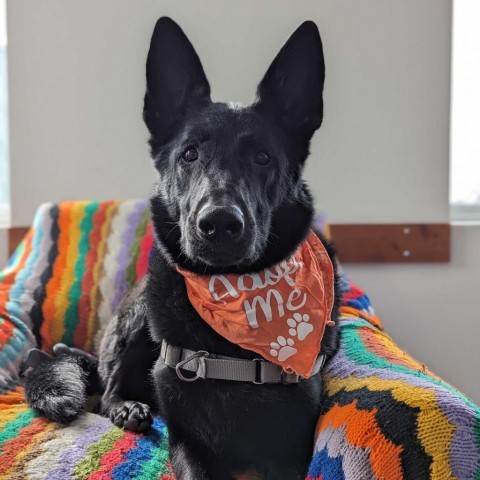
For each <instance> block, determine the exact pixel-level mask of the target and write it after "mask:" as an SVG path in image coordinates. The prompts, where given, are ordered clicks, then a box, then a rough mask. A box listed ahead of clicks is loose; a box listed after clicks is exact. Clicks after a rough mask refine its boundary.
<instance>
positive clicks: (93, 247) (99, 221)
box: [73, 201, 114, 348]
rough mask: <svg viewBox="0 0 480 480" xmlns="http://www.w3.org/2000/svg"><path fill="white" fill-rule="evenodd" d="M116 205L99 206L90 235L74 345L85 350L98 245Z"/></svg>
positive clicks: (107, 203) (102, 204)
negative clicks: (103, 228)
mask: <svg viewBox="0 0 480 480" xmlns="http://www.w3.org/2000/svg"><path fill="white" fill-rule="evenodd" d="M112 203H114V202H113V201H110V202H103V203H101V204H100V205H99V209H98V210H97V211H96V212H95V214H94V215H93V219H92V221H93V228H92V231H91V233H90V238H89V241H90V247H89V251H88V254H87V258H86V259H85V263H86V274H85V276H84V277H83V281H82V296H81V297H80V300H79V303H78V317H79V319H80V320H81V321H80V322H79V323H78V325H77V328H76V330H75V335H74V338H73V343H74V345H75V346H76V347H78V348H85V344H86V342H87V334H88V321H89V319H90V313H91V311H92V302H91V298H90V293H91V291H92V288H93V286H94V278H93V273H94V266H95V264H96V263H97V261H98V245H99V244H100V242H101V240H102V227H103V224H104V223H105V218H106V215H107V210H108V207H109V206H110V205H111V204H112Z"/></svg>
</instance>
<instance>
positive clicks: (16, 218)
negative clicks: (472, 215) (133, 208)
mask: <svg viewBox="0 0 480 480" xmlns="http://www.w3.org/2000/svg"><path fill="white" fill-rule="evenodd" d="M161 15H170V16H172V17H173V18H174V19H175V20H176V21H178V22H179V23H180V24H181V25H182V26H183V27H184V29H185V31H186V32H187V34H188V36H189V37H190V39H191V40H192V42H193V44H194V45H195V47H196V48H197V51H198V53H199V55H200V57H201V59H202V61H203V63H204V66H205V70H206V72H207V75H208V77H209V79H210V82H211V85H212V90H213V93H214V98H215V99H219V100H235V101H242V102H249V101H251V100H252V99H253V96H254V92H255V88H256V84H257V82H258V81H259V80H260V78H261V77H262V75H263V73H264V72H265V69H266V68H267V66H268V64H269V62H270V61H271V60H272V59H273V57H274V55H275V54H276V53H277V51H278V49H279V48H280V45H281V43H282V42H283V41H284V40H285V38H286V37H287V36H288V34H289V33H290V32H291V31H292V30H293V29H294V28H295V27H296V26H297V25H298V24H299V23H300V22H301V21H302V20H305V19H313V20H315V21H316V22H317V23H318V25H319V28H320V31H321V34H322V38H323V42H324V48H325V57H326V67H327V79H326V87H325V121H324V125H323V127H322V129H321V131H320V132H319V133H318V134H317V135H316V137H315V140H314V143H313V146H312V158H311V159H310V164H309V167H308V177H309V180H310V184H311V185H312V187H313V192H314V194H315V197H316V199H317V205H318V206H321V207H323V208H324V209H325V210H326V211H327V212H328V213H329V215H330V220H331V221H332V222H387V223H391V222H404V221H408V222H421V221H427V222H437V221H438V222H445V221H448V138H449V101H450V100H449V89H450V37H451V1H450V0H441V1H439V0H362V1H358V0H348V1H347V0H345V1H343V2H338V1H336V0H299V1H296V2H292V1H291V0H262V1H261V2H258V1H256V0H243V1H242V2H239V1H236V0H182V1H181V2H179V1H178V0H143V1H142V2H138V1H132V0H102V1H100V2H99V1H98V0H82V1H80V0H76V1H70V2H65V1H64V0H42V2H38V0H9V1H8V33H9V43H10V45H9V52H10V53H9V61H10V64H9V71H10V78H9V80H10V105H11V112H10V129H11V158H12V165H11V176H12V189H11V190H12V217H13V222H14V224H15V225H25V224H29V223H30V221H31V218H32V215H33V212H34V210H35V208H36V206H37V205H38V204H39V203H40V202H42V201H45V200H61V199H67V198H68V199H76V198H100V199H104V198H112V197H143V196H146V195H147V194H148V193H149V191H150V188H151V184H152V183H153V179H154V176H155V175H154V172H153V169H152V168H151V165H150V162H149V160H148V155H147V147H146V139H147V134H146V130H145V128H144V127H143V125H142V122H141V108H142V97H143V91H144V63H145V58H146V53H147V49H148V42H149V38H150V35H151V31H152V28H153V25H154V23H155V21H156V19H157V18H158V17H159V16H161ZM479 240H480V229H475V228H471V229H467V228H460V227H459V228H455V229H454V235H453V261H452V263H451V264H448V265H431V266H427V265H417V266H411V265H401V266H396V265H363V266H355V267H354V266H348V270H349V272H350V273H351V276H352V278H353V279H354V280H355V281H357V282H358V283H360V284H361V285H362V286H363V287H364V288H365V289H366V290H367V291H368V292H369V293H370V295H371V297H372V299H373V301H374V304H375V305H376V306H377V310H378V311H379V313H380V314H381V315H382V317H383V318H384V322H385V324H386V326H387V329H388V330H389V331H391V332H392V333H393V336H394V337H395V338H396V339H397V340H399V342H400V343H401V345H402V346H404V347H406V348H407V349H409V350H411V351H412V353H414V354H415V355H416V356H417V357H419V358H420V359H421V360H423V361H425V362H426V363H428V364H429V365H430V366H431V367H432V368H433V369H434V370H436V371H437V372H439V373H440V374H442V375H444V376H445V377H446V379H447V380H449V381H450V382H452V383H454V384H456V385H458V386H459V387H460V388H462V389H463V390H465V391H466V392H467V393H469V394H470V395H472V397H473V398H475V399H476V400H477V402H480V385H479V384H478V382H474V381H473V378H475V377H476V369H477V370H478V367H479V366H480V358H479V357H480V354H479V350H478V349H477V348H475V344H476V343H477V342H476V339H477V338H478V336H479V333H480V331H479V326H478V325H479V322H478V320H477V319H478V314H475V305H474V304H473V303H474V301H475V298H476V295H477V291H476V290H477V286H476V285H478V284H479V282H478V276H479V272H480V255H479V254H478V251H477V248H476V245H477V244H478V242H479ZM475 282H476V283H475ZM460 323H461V325H462V327H461V328H460V327H459V324H460ZM456 345H458V347H456Z"/></svg>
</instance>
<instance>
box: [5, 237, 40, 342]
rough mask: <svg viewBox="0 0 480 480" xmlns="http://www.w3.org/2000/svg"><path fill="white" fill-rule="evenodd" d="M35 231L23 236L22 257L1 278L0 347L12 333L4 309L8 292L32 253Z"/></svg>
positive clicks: (6, 312) (11, 327) (8, 296)
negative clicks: (2, 319) (1, 322)
mask: <svg viewBox="0 0 480 480" xmlns="http://www.w3.org/2000/svg"><path fill="white" fill-rule="evenodd" d="M34 233H35V231H34V229H33V228H31V229H30V230H29V231H28V233H27V234H26V236H25V240H24V242H25V248H24V250H23V252H22V256H21V257H20V259H19V261H18V263H17V264H16V265H15V268H13V269H12V270H11V271H10V272H9V271H8V270H7V271H6V274H5V276H4V277H3V279H2V281H1V282H0V317H3V318H4V319H5V322H4V323H3V324H2V325H0V346H2V345H6V344H7V343H8V341H9V340H10V337H11V336H12V332H13V328H14V327H13V324H12V323H11V322H8V321H6V320H8V318H9V314H8V311H7V309H6V305H7V303H8V300H9V298H10V290H11V288H12V287H13V285H15V280H16V278H17V275H18V274H19V273H20V272H21V271H22V270H23V268H24V267H25V263H26V262H27V259H28V257H29V255H30V253H31V251H32V239H33V235H34Z"/></svg>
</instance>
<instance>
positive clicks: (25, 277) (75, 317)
mask: <svg viewBox="0 0 480 480" xmlns="http://www.w3.org/2000/svg"><path fill="white" fill-rule="evenodd" d="M148 220H149V213H148V204H147V202H145V201H124V202H118V201H112V202H103V203H98V202H73V203H63V204H60V205H52V204H48V205H43V206H42V207H40V209H39V211H38V212H37V215H36V217H35V221H34V225H33V226H32V228H31V230H30V231H29V233H28V234H27V236H26V238H25V240H24V241H23V243H22V245H21V246H20V247H19V248H18V250H17V251H16V252H15V254H14V256H13V257H12V259H11V260H10V263H9V265H8V267H7V268H6V269H5V270H4V271H3V272H2V273H0V480H1V479H7V478H8V479H18V480H24V479H49V480H50V479H51V480H55V479H70V478H73V479H79V480H80V479H87V478H88V479H162V480H167V479H171V480H172V479H173V475H172V473H171V469H170V466H169V463H168V450H167V443H168V442H167V432H166V429H165V426H164V425H163V423H162V422H161V420H160V419H156V420H155V423H154V428H153V429H152V431H151V432H150V433H149V434H147V435H138V434H133V433H130V432H124V431H123V430H121V429H118V428H117V427H114V426H113V425H112V424H110V422H109V421H108V420H107V419H104V418H102V417H99V416H97V415H94V414H84V415H82V416H81V418H79V419H78V420H77V421H75V422H74V423H72V424H71V425H69V426H63V425H59V424H54V423H51V422H48V421H46V420H44V419H42V418H37V417H36V416H35V415H34V414H33V412H32V411H31V410H30V409H29V408H28V407H27V405H26V404H25V402H24V399H23V390H22V386H21V380H20V378H19V375H18V372H19V366H20V363H21V359H22V356H23V354H24V352H25V351H26V350H27V349H28V348H30V347H32V346H33V345H35V344H37V345H39V346H41V347H42V348H43V349H44V350H46V351H50V350H51V348H52V346H53V345H54V344H55V343H57V342H60V341H61V342H64V343H67V344H69V345H75V346H77V347H79V348H82V349H85V350H88V351H93V350H94V346H95V344H96V343H97V340H96V336H98V332H99V331H100V329H102V328H103V327H104V326H105V324H106V322H107V321H108V320H109V319H110V318H111V315H112V312H113V311H114V310H115V309H116V307H117V306H118V304H119V302H120V300H121V298H122V296H123V295H124V294H125V292H126V291H127V290H128V289H129V288H130V287H131V286H132V285H133V284H134V283H135V282H137V281H138V280H139V279H140V278H141V277H142V276H143V275H144V274H145V273H146V270H147V266H148V256H149V252H150V250H151V248H152V244H153V240H152V230H151V226H150V224H149V221H148ZM342 288H343V292H344V294H343V301H342V308H341V320H340V331H341V345H340V349H339V351H338V353H337V354H336V355H335V357H334V358H333V359H331V360H330V362H329V363H328V364H327V366H326V368H325V371H324V377H325V383H326V395H325V398H323V399H319V401H322V404H323V405H325V409H324V413H323V415H322V416H321V418H320V419H319V422H318V426H317V436H316V443H315V452H314V455H313V459H312V463H311V466H310V470H309V477H308V478H309V479H310V480H320V479H321V480H340V479H347V480H368V479H387V480H396V479H415V480H423V479H432V480H433V479H435V480H447V479H462V480H463V479H465V480H466V479H477V480H480V410H479V409H478V407H476V406H475V405H474V404H473V403H472V402H471V401H469V400H468V399H467V398H465V397H464V396H463V395H462V394H461V393H459V392H458V391H457V390H455V389H454V388H453V387H451V386H450V385H448V384H447V383H445V382H443V381H442V380H441V379H439V378H438V377H436V376H435V375H434V374H432V373H431V372H430V371H429V370H427V369H426V368H425V366H424V365H421V364H419V363H418V362H416V361H415V360H414V359H413V358H411V357H410V356H409V355H407V354H406V353H405V352H403V351H402V350H401V349H400V348H399V347H397V346H396V345H395V344H394V343H393V341H392V340H391V339H390V337H388V335H386V334H385V333H384V332H383V331H382V327H381V324H380V321H379V320H378V318H377V317H376V316H375V314H374V312H373V310H372V308H371V306H370V302H369V300H368V298H367V297H366V296H365V294H364V293H363V292H362V291H361V290H360V289H358V288H356V287H354V286H352V285H351V284H350V283H349V282H348V281H347V279H346V278H345V276H342ZM287 388H291V387H287ZM293 388H294V387H293ZM279 480H281V479H279Z"/></svg>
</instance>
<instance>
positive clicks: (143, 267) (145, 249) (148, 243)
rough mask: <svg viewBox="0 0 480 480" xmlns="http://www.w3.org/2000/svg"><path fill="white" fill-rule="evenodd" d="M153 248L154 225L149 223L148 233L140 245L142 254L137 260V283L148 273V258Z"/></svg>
mask: <svg viewBox="0 0 480 480" xmlns="http://www.w3.org/2000/svg"><path fill="white" fill-rule="evenodd" d="M152 247H153V229H152V223H151V222H148V225H147V231H146V233H145V236H144V237H143V238H142V242H141V243H140V254H139V255H138V260H137V282H138V281H140V280H141V279H142V278H143V277H144V275H145V274H146V273H147V271H148V257H149V256H150V252H151V250H152Z"/></svg>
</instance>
